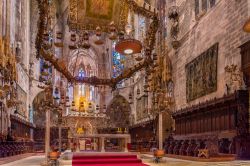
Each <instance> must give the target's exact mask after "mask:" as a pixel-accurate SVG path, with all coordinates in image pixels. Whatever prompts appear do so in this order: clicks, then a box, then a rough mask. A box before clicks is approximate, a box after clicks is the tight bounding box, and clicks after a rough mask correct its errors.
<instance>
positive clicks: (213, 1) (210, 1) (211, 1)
mask: <svg viewBox="0 0 250 166" xmlns="http://www.w3.org/2000/svg"><path fill="white" fill-rule="evenodd" d="M214 5H215V0H209V6H210V8H211V7H213V6H214Z"/></svg>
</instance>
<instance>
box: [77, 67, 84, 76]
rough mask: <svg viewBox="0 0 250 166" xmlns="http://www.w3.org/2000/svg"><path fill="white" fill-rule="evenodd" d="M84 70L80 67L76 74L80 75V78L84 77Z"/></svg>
mask: <svg viewBox="0 0 250 166" xmlns="http://www.w3.org/2000/svg"><path fill="white" fill-rule="evenodd" d="M84 75H85V74H84V71H83V69H82V68H81V69H80V70H79V74H78V76H79V77H80V78H83V77H84Z"/></svg>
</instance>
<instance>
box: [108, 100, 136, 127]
mask: <svg viewBox="0 0 250 166" xmlns="http://www.w3.org/2000/svg"><path fill="white" fill-rule="evenodd" d="M130 114H131V107H130V105H129V102H128V101H127V100H126V99H125V97H123V96H121V95H116V96H115V97H114V98H113V99H112V101H111V102H110V104H109V106H108V108H107V116H108V117H109V118H110V120H109V121H110V127H112V128H114V127H115V128H116V127H117V128H127V127H128V126H129V124H130Z"/></svg>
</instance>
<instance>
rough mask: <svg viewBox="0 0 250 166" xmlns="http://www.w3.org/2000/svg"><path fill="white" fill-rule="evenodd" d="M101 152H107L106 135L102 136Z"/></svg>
mask: <svg viewBox="0 0 250 166" xmlns="http://www.w3.org/2000/svg"><path fill="white" fill-rule="evenodd" d="M101 152H105V143H104V137H101Z"/></svg>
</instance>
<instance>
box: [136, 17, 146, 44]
mask: <svg viewBox="0 0 250 166" xmlns="http://www.w3.org/2000/svg"><path fill="white" fill-rule="evenodd" d="M138 29H139V40H143V38H144V36H145V33H146V20H145V17H143V16H139V28H138Z"/></svg>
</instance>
